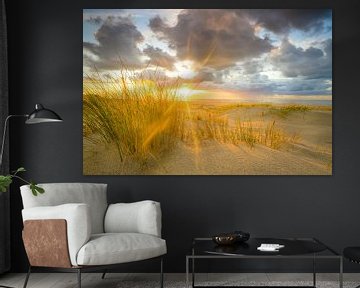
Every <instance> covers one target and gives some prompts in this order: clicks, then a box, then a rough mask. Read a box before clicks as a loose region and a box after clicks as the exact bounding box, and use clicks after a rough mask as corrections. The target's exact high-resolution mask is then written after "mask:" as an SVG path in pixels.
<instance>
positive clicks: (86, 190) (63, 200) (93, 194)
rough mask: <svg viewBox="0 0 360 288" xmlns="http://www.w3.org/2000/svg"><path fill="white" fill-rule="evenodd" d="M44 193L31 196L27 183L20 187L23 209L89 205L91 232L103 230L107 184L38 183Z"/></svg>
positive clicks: (101, 231)
mask: <svg viewBox="0 0 360 288" xmlns="http://www.w3.org/2000/svg"><path fill="white" fill-rule="evenodd" d="M39 186H40V187H42V188H44V189H45V193H44V194H40V195H38V196H33V194H32V193H31V190H30V187H29V185H24V186H21V187H20V190H21V197H22V200H23V206H24V209H26V208H32V207H40V206H57V205H62V204H67V203H84V204H87V205H89V210H90V215H91V224H92V233H93V234H96V233H103V232H104V217H105V213H106V209H107V206H108V204H107V196H106V189H107V184H97V183H49V184H39Z"/></svg>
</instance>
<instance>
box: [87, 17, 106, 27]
mask: <svg viewBox="0 0 360 288" xmlns="http://www.w3.org/2000/svg"><path fill="white" fill-rule="evenodd" d="M85 21H86V22H88V23H90V24H94V25H100V24H101V23H102V22H103V18H102V17H101V16H90V17H89V18H87V19H85Z"/></svg>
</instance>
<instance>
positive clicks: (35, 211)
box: [22, 204, 91, 266]
mask: <svg viewBox="0 0 360 288" xmlns="http://www.w3.org/2000/svg"><path fill="white" fill-rule="evenodd" d="M22 216H23V221H24V223H26V222H25V221H27V220H46V219H51V220H53V219H64V220H65V221H66V228H67V229H66V232H67V235H66V236H67V242H68V248H69V256H70V261H71V264H72V265H73V266H76V265H77V262H76V256H77V253H78V251H79V250H80V248H81V247H82V246H83V245H84V244H85V243H86V242H88V241H89V239H90V235H91V222H90V212H89V207H88V205H86V204H64V205H58V206H42V207H33V208H27V209H23V210H22ZM34 237H36V238H35V239H34V241H39V238H40V239H41V236H40V235H34ZM46 244H47V245H48V243H46Z"/></svg>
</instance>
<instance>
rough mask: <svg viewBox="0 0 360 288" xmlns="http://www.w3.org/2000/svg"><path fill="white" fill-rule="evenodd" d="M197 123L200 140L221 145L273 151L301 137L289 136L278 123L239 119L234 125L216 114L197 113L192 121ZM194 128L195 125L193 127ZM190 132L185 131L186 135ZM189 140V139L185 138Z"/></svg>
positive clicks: (196, 129) (224, 117)
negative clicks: (264, 148)
mask: <svg viewBox="0 0 360 288" xmlns="http://www.w3.org/2000/svg"><path fill="white" fill-rule="evenodd" d="M191 120H192V121H193V122H194V123H195V128H193V130H195V132H196V134H197V137H198V139H202V140H216V141H218V142H221V143H231V144H234V145H241V144H242V143H245V144H247V145H248V146H250V147H252V148H253V147H254V146H255V144H260V145H264V146H267V147H270V148H273V149H280V148H281V147H283V146H284V145H286V144H288V143H294V142H296V141H298V140H299V139H300V136H299V135H296V134H293V135H289V134H287V133H286V132H285V131H283V130H282V129H281V128H279V127H277V125H276V121H264V120H259V121H252V120H251V119H248V120H246V121H242V120H241V119H237V120H236V121H235V122H234V123H232V122H231V121H230V120H229V119H228V118H227V116H226V115H225V116H219V115H217V114H216V113H209V112H204V111H197V113H195V114H194V115H192V119H191ZM193 126H194V125H193ZM186 131H188V130H185V133H186ZM184 138H185V139H189V138H190V137H189V135H188V137H184Z"/></svg>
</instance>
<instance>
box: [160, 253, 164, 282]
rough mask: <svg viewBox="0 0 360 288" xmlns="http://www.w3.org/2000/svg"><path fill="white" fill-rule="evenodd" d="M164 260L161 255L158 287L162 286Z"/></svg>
mask: <svg viewBox="0 0 360 288" xmlns="http://www.w3.org/2000/svg"><path fill="white" fill-rule="evenodd" d="M163 266H164V260H163V257H161V260H160V287H161V288H163V287H164V267H163Z"/></svg>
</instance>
